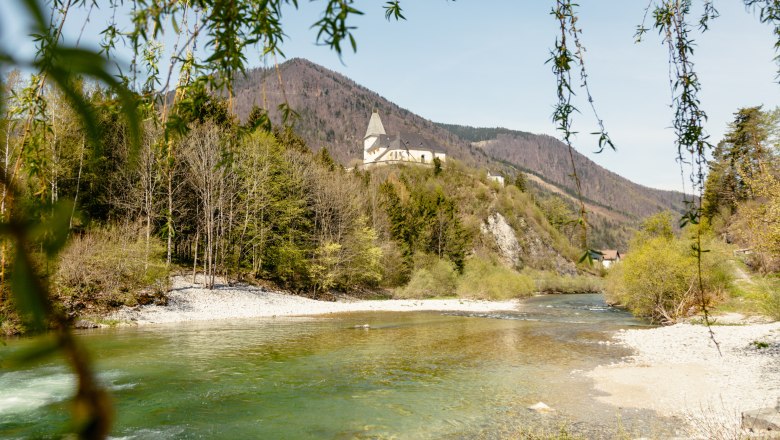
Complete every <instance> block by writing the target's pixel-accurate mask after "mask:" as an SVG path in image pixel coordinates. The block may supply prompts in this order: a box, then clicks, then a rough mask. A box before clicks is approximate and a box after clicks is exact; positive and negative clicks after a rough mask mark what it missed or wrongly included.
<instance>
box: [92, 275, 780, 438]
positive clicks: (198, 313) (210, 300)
mask: <svg viewBox="0 0 780 440" xmlns="http://www.w3.org/2000/svg"><path fill="white" fill-rule="evenodd" d="M168 299H169V303H168V305H167V306H156V305H148V306H138V307H124V308H122V309H120V310H119V311H116V312H114V313H112V314H110V315H108V316H106V318H107V319H114V320H119V321H122V322H123V323H125V324H126V325H127V324H129V325H154V324H173V323H186V322H198V321H217V320H229V319H246V318H275V317H307V316H319V317H322V316H327V315H330V314H337V313H350V312H418V311H438V312H448V311H449V312H496V311H516V310H519V309H520V308H521V307H522V300H510V301H485V300H469V299H458V298H453V299H402V300H394V299H388V300H356V301H345V300H339V301H335V302H334V301H319V300H313V299H309V298H305V297H301V296H296V295H292V294H288V293H283V292H278V291H271V290H267V289H265V288H262V287H255V286H250V285H237V286H226V285H218V286H215V288H214V289H213V290H208V289H205V288H203V287H202V286H201V285H197V284H192V283H190V282H189V281H187V279H185V278H184V277H174V278H172V286H171V290H170V291H169V292H168ZM730 318H731V320H730V321H725V320H724V321H722V322H727V323H728V324H729V325H715V326H713V327H712V330H713V332H714V334H715V339H716V340H717V341H718V344H719V348H720V353H719V352H718V347H716V345H715V344H714V343H713V341H712V339H711V338H710V335H709V331H708V328H707V327H706V326H703V325H692V324H676V325H672V326H668V327H656V328H649V329H646V328H645V329H636V328H634V329H624V330H620V331H618V332H616V333H615V334H613V335H612V341H609V342H605V343H608V344H617V345H621V346H624V347H626V348H629V349H631V350H632V351H633V353H634V354H633V355H629V356H627V357H625V358H623V359H622V360H621V361H619V362H617V363H614V364H609V365H600V366H598V367H596V368H594V369H593V370H590V371H584V372H580V373H579V374H581V375H582V376H583V378H584V379H585V380H590V381H591V382H592V388H593V399H594V400H596V401H598V402H600V403H605V404H608V405H611V406H615V407H617V408H632V409H640V410H651V411H655V412H657V413H658V414H659V415H661V416H664V417H673V418H676V419H678V420H682V421H683V422H684V424H685V425H686V426H682V427H681V429H683V430H686V431H687V434H688V435H689V436H690V437H691V438H732V437H737V436H739V435H742V434H745V433H744V432H743V431H742V429H741V426H740V424H741V413H742V412H744V411H749V410H753V409H758V408H765V407H773V406H774V405H775V402H776V401H777V399H778V398H780V322H774V323H757V322H755V321H754V320H750V319H736V320H734V317H733V316H731V317H730ZM756 342H757V343H758V344H756Z"/></svg>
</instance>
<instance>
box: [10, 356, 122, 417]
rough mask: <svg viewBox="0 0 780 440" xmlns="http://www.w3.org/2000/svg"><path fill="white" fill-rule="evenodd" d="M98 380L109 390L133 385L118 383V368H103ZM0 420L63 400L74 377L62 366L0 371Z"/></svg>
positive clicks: (73, 385) (73, 384)
mask: <svg viewBox="0 0 780 440" xmlns="http://www.w3.org/2000/svg"><path fill="white" fill-rule="evenodd" d="M98 377H99V380H100V381H101V382H102V383H103V384H104V385H105V386H106V387H107V388H109V389H110V390H112V391H121V390H127V389H131V388H134V387H135V386H136V385H137V384H136V383H132V382H128V383H121V379H122V373H121V372H120V371H105V372H102V373H101V374H100V375H99V376H98ZM0 390H2V392H1V393H0V422H8V421H11V419H13V418H16V416H18V415H20V414H25V413H30V412H33V411H35V410H37V409H39V408H43V407H45V406H47V405H51V404H54V403H57V402H61V401H64V400H66V399H69V398H70V397H71V396H73V395H74V394H75V392H76V376H75V375H74V374H73V373H70V372H69V371H68V370H67V369H65V368H64V367H41V368H35V369H28V370H22V371H11V372H7V373H0Z"/></svg>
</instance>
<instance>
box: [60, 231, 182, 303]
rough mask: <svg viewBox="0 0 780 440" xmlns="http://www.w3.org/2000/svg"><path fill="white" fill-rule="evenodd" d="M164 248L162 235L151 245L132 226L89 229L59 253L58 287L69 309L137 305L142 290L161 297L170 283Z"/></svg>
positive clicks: (152, 241) (154, 239)
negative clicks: (160, 239)
mask: <svg viewBox="0 0 780 440" xmlns="http://www.w3.org/2000/svg"><path fill="white" fill-rule="evenodd" d="M163 252H164V248H163V245H162V243H161V242H160V241H159V240H158V239H156V238H151V239H150V240H149V244H148V246H147V242H146V239H145V237H144V236H143V234H142V233H141V231H140V228H138V227H135V226H133V225H124V226H112V227H100V228H96V229H93V230H90V231H88V232H86V233H85V234H83V235H81V236H77V237H75V238H74V239H73V240H72V241H71V242H70V243H69V244H68V246H67V247H66V248H65V250H64V251H63V253H62V255H61V256H60V260H59V267H58V270H57V273H56V275H55V278H54V287H55V291H56V293H57V294H58V295H59V297H60V299H61V300H62V303H63V305H64V306H65V309H66V311H67V312H68V313H70V314H75V313H78V312H79V311H80V310H82V309H84V308H90V307H97V308H98V309H106V308H112V307H117V306H120V305H135V304H137V303H138V299H139V297H140V294H141V293H142V292H140V291H141V290H142V289H147V290H152V291H153V292H152V293H154V294H155V295H156V296H158V297H161V296H162V295H163V294H164V292H165V291H167V286H168V269H167V268H166V265H165V261H164V259H163ZM143 293H144V294H145V295H146V296H148V295H149V292H143Z"/></svg>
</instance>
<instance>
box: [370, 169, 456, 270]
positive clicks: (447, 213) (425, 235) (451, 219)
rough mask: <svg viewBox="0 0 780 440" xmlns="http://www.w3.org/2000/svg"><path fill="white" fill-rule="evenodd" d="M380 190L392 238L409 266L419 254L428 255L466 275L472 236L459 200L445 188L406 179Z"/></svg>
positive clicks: (384, 186) (383, 186)
mask: <svg viewBox="0 0 780 440" xmlns="http://www.w3.org/2000/svg"><path fill="white" fill-rule="evenodd" d="M380 190H381V193H382V195H383V197H384V206H385V209H386V211H387V216H388V218H389V220H390V234H391V236H392V237H393V239H394V240H396V241H397V242H398V243H399V245H400V246H401V249H402V252H403V255H404V256H405V258H406V259H407V264H409V263H410V262H411V260H410V259H411V257H412V256H413V255H414V254H415V253H417V252H426V253H433V254H435V255H437V256H438V257H439V258H444V257H446V258H448V259H449V260H450V261H452V262H453V263H454V264H455V267H456V269H457V270H458V272H462V271H463V265H464V260H465V255H466V250H467V249H468V243H469V241H470V236H469V234H468V232H467V231H466V229H465V228H464V227H463V225H462V223H461V220H460V217H459V216H458V210H457V208H456V206H457V205H456V203H455V200H454V199H452V198H450V197H448V196H447V195H446V194H445V193H444V190H443V188H442V187H440V186H437V187H433V188H431V187H429V186H422V185H419V186H418V185H414V184H413V183H412V182H411V180H410V179H404V180H402V181H401V182H400V185H399V184H395V185H394V184H393V183H392V182H390V181H388V182H386V183H383V184H382V185H381V189H380ZM402 195H403V196H404V199H405V200H404V199H402V197H401V196H402Z"/></svg>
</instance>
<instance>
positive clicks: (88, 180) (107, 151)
mask: <svg viewBox="0 0 780 440" xmlns="http://www.w3.org/2000/svg"><path fill="white" fill-rule="evenodd" d="M29 81H30V79H25V78H23V77H22V76H21V75H19V74H17V73H14V74H12V75H10V76H9V77H8V78H7V81H6V82H5V87H6V88H7V90H6V96H13V97H14V98H13V99H11V100H10V102H9V105H8V107H7V112H6V114H5V115H4V118H3V120H2V125H0V132H2V135H3V141H4V142H3V146H4V148H3V164H2V165H3V170H4V171H5V173H7V174H6V175H7V176H9V177H12V179H9V180H11V181H14V182H17V185H16V191H17V193H16V196H15V197H13V198H12V197H10V193H8V192H6V193H5V195H6V198H5V199H4V203H3V204H2V205H0V209H1V210H2V213H1V214H2V215H3V216H5V218H24V219H34V220H33V221H35V222H36V223H40V224H41V225H47V224H50V223H51V221H55V220H56V221H58V222H61V223H66V224H67V225H68V226H69V227H68V228H67V229H68V230H69V233H68V237H67V240H68V241H67V243H68V244H67V245H66V246H65V247H64V250H63V251H62V252H61V253H60V254H59V255H57V256H56V257H51V256H50V255H49V254H47V252H46V249H45V247H46V243H47V240H49V236H48V235H47V233H46V231H44V232H42V233H41V235H40V236H38V238H36V240H37V241H36V242H37V243H38V247H35V248H33V249H30V251H31V252H32V253H33V255H35V259H36V265H37V267H39V269H40V270H41V272H42V273H44V274H45V282H46V283H47V284H48V285H49V287H50V291H51V292H52V294H53V295H54V296H55V297H56V301H55V303H56V304H57V305H58V307H61V308H62V309H63V311H64V312H65V313H66V314H67V316H70V317H71V318H73V319H75V318H77V317H80V316H94V315H99V314H101V313H105V312H106V311H108V310H111V309H113V308H116V307H120V306H123V305H130V306H134V305H138V304H148V303H152V302H157V303H160V302H164V301H165V299H164V297H165V295H164V293H165V292H166V288H167V285H168V276H169V275H170V274H171V273H182V274H188V275H192V276H194V274H195V273H198V274H201V275H205V279H206V284H207V286H209V287H212V286H213V285H214V283H215V282H216V281H215V280H217V279H218V278H219V279H223V280H228V281H229V282H234V281H239V280H240V281H251V282H257V283H266V284H272V285H274V286H276V287H280V288H284V289H288V290H291V291H295V292H298V293H301V294H304V295H308V296H311V297H315V298H330V297H332V293H333V292H343V293H350V294H361V293H363V294H368V293H370V294H372V295H384V296H387V295H391V294H395V295H396V296H442V295H453V294H456V293H458V292H460V293H461V294H463V295H466V296H471V297H483V298H495V297H514V296H518V295H527V294H530V293H531V292H535V291H540V290H542V291H544V290H550V291H554V290H559V289H569V290H572V289H573V290H578V289H579V290H584V291H587V290H592V289H593V288H594V286H593V285H592V284H593V283H596V282H597V281H594V280H591V279H590V278H587V277H583V276H576V273H577V269H576V268H575V265H574V263H573V262H572V260H573V259H576V257H577V254H578V251H577V250H576V249H574V247H573V246H572V245H571V243H570V237H571V235H572V233H573V232H572V229H573V225H572V221H573V219H574V214H573V213H571V212H569V211H568V210H567V208H566V206H565V204H561V203H558V204H555V203H554V202H553V201H552V200H553V199H551V198H549V197H537V196H535V195H534V194H532V193H531V192H529V191H526V188H525V185H524V181H523V179H522V178H520V179H519V180H518V181H516V182H515V183H514V184H510V185H507V186H506V187H504V186H501V185H499V184H497V183H495V182H492V181H489V180H488V179H487V175H486V173H485V172H484V170H480V169H476V168H473V167H471V166H469V165H467V164H465V163H463V162H461V161H458V160H455V159H452V160H447V161H446V162H445V163H437V164H436V165H435V166H433V167H417V166H396V167H384V168H377V169H371V170H365V171H361V170H353V171H347V170H346V169H345V168H344V167H343V166H342V165H340V164H339V163H337V162H336V161H335V160H334V159H333V158H332V157H331V155H330V154H329V152H328V150H327V149H324V148H323V149H320V150H319V151H318V152H316V153H314V152H312V151H311V149H310V148H308V146H307V145H306V143H305V141H304V140H303V139H302V138H300V137H299V136H298V135H297V134H295V133H294V131H293V130H292V129H291V128H289V127H286V128H285V127H283V126H279V125H273V126H272V124H271V121H270V119H269V118H268V117H267V115H266V114H265V113H264V112H263V111H262V110H260V109H258V108H255V109H254V110H252V112H250V114H249V115H248V117H247V118H246V119H245V120H244V121H243V122H242V121H240V120H239V119H238V118H237V117H236V116H235V115H234V114H233V113H231V111H230V110H229V106H228V103H227V101H226V100H223V99H222V98H220V97H219V96H216V95H213V94H210V93H208V92H207V91H206V89H205V88H200V89H196V92H194V93H193V94H192V95H190V98H189V99H187V100H182V102H181V103H180V104H178V105H177V106H176V107H175V108H174V109H172V111H173V112H175V114H177V115H178V118H179V119H177V121H179V122H180V123H181V124H183V125H184V126H186V130H184V131H182V132H176V133H175V134H173V135H170V136H168V137H167V138H166V136H165V134H164V130H163V129H162V126H161V122H160V121H161V117H160V112H161V110H160V109H159V108H157V107H153V106H152V107H146V108H145V109H144V108H142V112H143V113H142V116H143V118H142V119H143V124H142V128H143V130H142V136H141V142H140V145H139V146H138V148H134V147H132V144H131V137H130V135H129V133H128V127H127V122H126V120H125V119H124V118H123V117H122V116H121V115H120V114H119V110H117V105H116V102H115V97H113V96H112V95H110V94H108V93H106V92H105V91H104V90H102V89H100V88H99V87H95V86H92V85H89V84H81V85H80V87H83V89H82V91H83V93H84V94H85V95H86V96H88V97H89V99H90V103H91V105H93V106H94V107H95V108H96V109H98V111H97V112H96V115H98V118H99V119H98V122H99V126H100V136H101V137H100V140H101V142H99V143H97V144H93V143H90V142H88V141H87V134H86V133H85V132H84V130H83V128H82V126H81V124H80V122H79V119H78V118H77V117H76V116H75V114H74V112H73V110H72V109H71V108H70V107H69V105H68V104H66V100H65V98H64V97H63V96H61V95H60V94H59V93H58V92H56V91H55V90H54V89H53V88H46V89H45V92H44V94H43V96H42V99H44V100H45V101H46V103H47V105H46V106H45V107H44V110H43V112H42V113H41V114H40V115H38V116H39V117H37V118H36V119H35V123H34V124H33V125H32V126H31V129H30V131H29V132H27V131H24V130H22V126H23V125H22V124H21V122H20V121H21V120H22V118H21V117H20V115H22V116H23V115H24V112H25V111H26V109H27V107H25V106H26V103H25V90H27V87H28V86H29V84H30V83H29ZM169 207H170V208H169ZM489 218H492V219H493V223H494V224H495V225H497V226H495V227H493V229H491V228H489V227H488V226H487V223H486V222H487V221H488V219H489ZM502 228H503V229H502ZM506 230H510V231H512V233H511V235H512V238H513V239H512V240H510V242H509V243H505V242H503V241H502V240H504V239H497V238H496V237H500V236H501V234H502V233H505V231H506ZM515 237H516V238H515ZM504 241H505V240H504ZM1 250H2V269H3V270H2V273H0V276H2V278H3V282H2V283H1V285H2V286H3V291H2V303H0V304H2V312H0V317H1V318H0V321H1V322H2V325H3V331H4V333H15V332H18V331H21V330H22V329H23V325H22V324H21V321H20V320H19V319H18V318H19V317H18V316H16V314H15V313H14V310H15V309H14V307H13V304H12V303H13V301H12V296H11V294H10V292H9V288H8V285H9V283H7V282H4V281H5V280H9V279H12V278H13V276H14V272H15V270H17V268H16V267H15V265H14V263H15V260H14V258H13V255H14V249H13V247H12V246H11V243H10V242H8V241H6V242H4V243H3V247H2V249H1ZM564 275H566V276H565V277H564ZM572 275H575V276H572ZM562 277H563V278H562ZM491 279H492V280H493V282H492V283H491V282H485V281H490V280H491ZM562 282H565V283H566V285H565V286H563V285H562V284H561V283H562Z"/></svg>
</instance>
